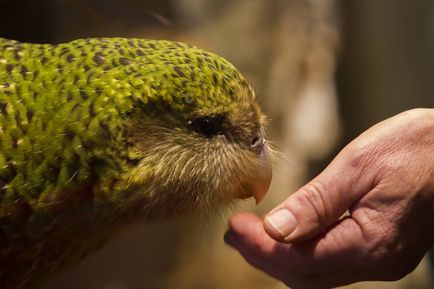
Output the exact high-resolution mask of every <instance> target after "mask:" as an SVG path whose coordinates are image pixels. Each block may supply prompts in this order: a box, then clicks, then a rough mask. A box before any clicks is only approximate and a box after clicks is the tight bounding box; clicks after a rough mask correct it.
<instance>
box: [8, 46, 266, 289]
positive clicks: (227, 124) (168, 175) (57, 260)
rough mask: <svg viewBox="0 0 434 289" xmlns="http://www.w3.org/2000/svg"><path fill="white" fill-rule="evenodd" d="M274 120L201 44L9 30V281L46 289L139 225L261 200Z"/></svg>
mask: <svg viewBox="0 0 434 289" xmlns="http://www.w3.org/2000/svg"><path fill="white" fill-rule="evenodd" d="M264 126H265V116H264V115H263V114H262V112H261V110H260V108H259V106H258V104H257V103H256V100H255V95H254V92H253V89H252V88H251V87H250V86H249V85H248V84H247V82H246V80H245V79H244V77H243V76H242V75H241V73H240V72H239V71H238V70H237V69H236V68H235V67H234V66H233V65H232V64H230V63H229V62H228V61H226V60H225V59H223V58H221V57H219V56H217V55H215V54H212V53H209V52H206V51H203V50H201V49H199V48H196V47H193V46H190V45H187V44H183V43H177V42H171V41H157V40H146V39H125V38H100V39H79V40H75V41H72V42H69V43H63V44H58V45H48V44H28V43H19V42H16V41H13V40H6V39H1V38H0V284H1V287H2V288H4V289H9V288H11V289H12V288H14V289H24V288H31V287H34V286H36V285H37V284H39V283H40V282H41V281H42V280H43V279H44V278H46V277H47V276H49V275H50V274H52V273H54V272H56V271H58V270H61V269H63V268H66V267H69V266H72V265H73V264H75V263H76V262H78V261H79V260H81V259H82V258H84V257H85V256H87V255H89V254H91V253H93V252H94V251H95V250H97V249H98V248H100V247H101V246H102V245H103V244H104V243H105V242H106V241H107V240H109V239H110V238H111V237H112V236H113V235H115V234H117V233H118V232H119V231H121V230H122V229H123V228H124V227H125V226H127V225H129V224H131V223H135V222H143V221H147V220H152V219H155V218H163V217H175V216H180V215H183V214H187V213H189V214H192V213H195V214H197V215H198V216H199V217H200V216H201V215H209V214H210V213H212V212H214V213H216V212H217V211H218V209H219V208H220V207H222V206H225V205H227V204H230V203H231V202H233V200H234V199H237V198H248V197H251V196H254V197H255V198H256V199H257V200H258V201H259V200H260V199H261V198H262V197H263V195H264V194H265V192H266V191H267V189H268V186H269V184H270V180H271V166H270V162H269V156H268V155H269V153H268V148H267V144H266V141H265V134H264ZM240 172H241V173H240Z"/></svg>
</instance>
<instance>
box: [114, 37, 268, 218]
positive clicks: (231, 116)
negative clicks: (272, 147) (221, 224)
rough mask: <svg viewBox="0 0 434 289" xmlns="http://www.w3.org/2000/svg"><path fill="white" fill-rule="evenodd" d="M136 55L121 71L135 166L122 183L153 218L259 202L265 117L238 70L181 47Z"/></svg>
mask: <svg viewBox="0 0 434 289" xmlns="http://www.w3.org/2000/svg"><path fill="white" fill-rule="evenodd" d="M140 54H141V57H137V58H134V60H132V61H131V62H130V63H127V65H126V66H125V67H124V68H123V69H126V70H127V71H128V73H127V75H129V76H128V77H129V78H130V80H129V81H128V82H129V83H130V87H131V88H132V89H135V90H134V91H133V92H131V90H130V95H131V98H132V99H134V105H133V106H134V107H135V109H134V112H133V113H131V114H130V115H129V121H128V125H129V128H128V129H127V131H128V136H127V139H128V140H127V142H128V144H129V145H128V153H129V156H130V157H131V158H132V159H135V160H136V165H135V167H134V168H133V169H130V170H128V172H127V173H126V174H125V176H124V177H123V180H124V182H122V183H120V186H122V187H124V188H125V187H128V188H129V189H130V190H131V191H133V192H135V193H134V194H135V195H136V196H141V197H144V198H145V199H146V203H147V204H148V205H149V206H147V211H148V212H150V211H152V210H155V211H156V212H155V213H156V214H158V215H171V214H173V213H176V212H179V211H189V210H194V209H200V210H207V209H210V208H212V207H215V206H216V205H217V204H223V203H228V202H231V201H232V200H233V199H234V198H242V199H244V198H249V197H251V196H253V197H255V198H256V201H257V202H259V201H261V199H262V198H263V197H264V195H265V193H266V191H267V190H268V187H269V185H270V181H271V174H272V173H271V165H270V157H269V149H268V147H267V142H266V139H265V129H264V127H265V123H266V117H265V116H264V114H263V113H262V112H261V110H260V108H259V106H258V104H257V102H256V99H255V94H254V91H253V89H252V88H251V87H250V85H248V83H247V82H246V80H245V79H244V77H243V76H242V75H241V73H240V72H239V71H238V70H237V69H236V68H235V67H234V66H233V65H232V64H230V63H229V62H228V61H226V60H225V59H223V58H221V57H219V56H217V55H215V54H212V53H208V52H205V51H203V50H201V49H198V48H195V47H193V46H190V45H186V44H182V43H176V42H168V41H147V42H144V43H143V45H142V50H141V52H140ZM124 61H125V60H124Z"/></svg>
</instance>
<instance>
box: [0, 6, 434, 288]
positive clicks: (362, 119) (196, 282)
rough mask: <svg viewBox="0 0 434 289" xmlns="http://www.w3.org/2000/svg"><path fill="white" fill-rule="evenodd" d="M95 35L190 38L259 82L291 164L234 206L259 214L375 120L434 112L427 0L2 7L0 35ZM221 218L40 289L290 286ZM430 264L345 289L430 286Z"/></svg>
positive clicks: (189, 223) (283, 163) (149, 229)
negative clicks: (250, 258)
mask: <svg viewBox="0 0 434 289" xmlns="http://www.w3.org/2000/svg"><path fill="white" fill-rule="evenodd" d="M98 36H100V37H101V36H123V37H142V38H156V39H170V40H179V41H183V42H188V43H191V44H194V45H196V46H199V47H201V48H204V49H206V50H210V51H212V52H215V53H217V54H220V55H222V56H224V57H225V58H227V59H228V60H230V61H231V62H232V63H234V64H235V66H237V67H238V68H239V69H240V70H241V71H242V72H243V73H244V75H245V76H246V77H247V78H248V79H249V81H250V82H251V83H252V84H253V86H254V87H255V89H256V91H257V94H258V97H259V100H260V102H261V104H262V107H263V109H264V111H265V112H266V113H267V114H268V115H269V116H270V119H271V124H270V127H269V131H268V135H269V138H270V139H271V140H272V141H273V142H274V143H275V145H276V146H277V147H278V148H279V150H280V151H282V152H283V154H284V156H285V157H283V158H282V159H283V160H279V161H276V163H275V164H274V174H275V176H274V180H273V183H272V187H271V190H270V192H269V194H268V196H267V197H266V199H265V201H264V202H263V203H262V204H261V205H260V206H259V207H255V206H254V205H253V203H250V202H245V203H244V204H242V205H241V206H240V208H237V210H255V211H256V212H257V213H258V214H263V213H265V212H267V211H268V210H269V209H271V208H272V207H273V206H275V205H276V204H277V203H278V202H280V201H282V200H283V199H285V198H286V197H287V196H288V195H289V194H290V193H291V192H293V191H294V190H296V189H297V188H298V187H299V186H301V185H302V184H303V183H304V182H306V181H307V180H309V179H310V178H312V177H313V176H315V175H316V174H317V173H319V172H320V171H321V170H322V169H323V168H324V167H325V165H326V164H327V163H328V162H329V161H330V160H331V159H332V158H333V156H334V155H335V154H336V153H337V152H338V151H339V150H340V149H341V148H342V147H343V146H344V145H345V144H346V143H347V142H349V141H350V140H351V139H352V138H354V137H356V136H357V135H358V134H360V133H361V132H362V131H364V130H365V129H367V128H368V127H370V126H371V125H373V124H375V123H376V122H379V121H381V120H383V119H385V118H387V117H390V116H392V115H394V114H397V113H399V112H401V111H404V110H407V109H411V108H415V107H434V53H433V52H434V0H382V1H377V0H363V1H357V0H342V1H338V0H153V1H151V0H123V1H120V0H39V1H33V0H0V37H4V38H12V39H16V40H21V41H27V42H38V43H59V42H65V41H70V40H73V39H76V38H84V37H98ZM225 221H226V217H223V218H222V219H221V220H216V221H215V222H209V223H206V224H203V223H199V222H198V221H197V220H194V218H184V219H177V220H170V221H155V222H152V223H148V224H143V225H138V226H136V227H134V228H131V230H129V231H128V232H127V233H126V234H123V235H122V236H120V237H119V238H117V239H115V240H113V241H112V242H111V243H109V244H108V245H107V246H106V247H105V248H104V249H103V250H101V251H99V252H98V253H96V254H95V255H93V256H91V257H89V258H87V259H86V260H84V261H82V262H81V263H80V264H79V265H77V266H74V267H73V268H71V269H70V270H69V271H66V272H63V273H60V274H58V275H56V276H53V277H52V278H51V279H50V280H48V282H47V283H46V284H45V286H44V287H43V288H44V289H77V288H80V289H244V288H249V289H260V288H261V289H265V288H267V289H279V288H285V287H284V286H283V285H282V284H281V283H279V282H277V281H275V280H273V279H271V278H269V277H267V276H266V275H265V274H263V273H261V272H259V271H257V270H255V269H253V268H252V267H250V266H249V265H247V264H246V263H245V262H244V260H242V258H241V257H240V256H239V255H238V254H237V253H236V252H234V251H233V250H231V249H230V248H228V247H227V246H225V245H224V243H223V233H224V231H225V227H226V225H225ZM427 264H428V262H427V260H423V262H422V263H421V264H420V265H419V267H418V268H417V269H416V270H415V271H414V272H413V273H412V274H410V275H409V276H407V277H406V278H404V279H403V280H401V281H397V282H390V283H379V282H368V283H358V284H355V285H352V286H348V287H346V288H360V289H365V288H398V289H404V288H405V289H407V288H408V289H410V288H412V289H414V288H419V289H422V288H424V289H425V288H426V289H428V288H433V287H434V285H433V284H434V283H432V280H431V277H430V274H429V267H428V265H427ZM0 287H1V286H0Z"/></svg>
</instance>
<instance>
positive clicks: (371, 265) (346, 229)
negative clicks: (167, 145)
mask: <svg viewBox="0 0 434 289" xmlns="http://www.w3.org/2000/svg"><path fill="white" fill-rule="evenodd" d="M346 211H348V213H349V214H348V215H347V216H345V217H342V215H343V214H344V213H345V212H346ZM225 241H226V242H227V243H228V244H229V245H231V246H233V247H234V248H235V249H237V250H238V251H239V252H240V253H241V255H242V256H243V257H244V258H245V259H246V260H247V261H248V262H249V263H250V264H252V265H253V266H255V267H257V268H259V269H261V270H263V271H265V272H266V273H267V274H269V275H271V276H273V277H275V278H277V279H279V280H281V281H283V282H284V283H285V284H286V285H287V286H290V287H292V288H297V289H298V288H330V287H335V286H341V285H345V284H349V283H353V282H357V281H362V280H397V279H400V278H402V277H403V276H405V275H406V274H408V273H409V272H411V271H412V270H413V269H414V268H415V267H416V266H417V264H418V263H419V262H420V260H421V258H422V257H423V255H424V254H425V253H426V252H427V250H428V249H429V248H430V246H431V245H432V244H433V243H434V109H415V110H410V111H407V112H404V113H401V114H399V115H397V116H395V117H392V118H390V119H388V120H385V121H383V122H381V123H379V124H377V125H375V126H373V127H372V128H370V129H369V130H367V131H366V132H364V133H363V134H362V135H360V136H359V137H358V138H356V139H355V140H354V141H353V142H351V143H350V144H349V145H347V146H346V147H345V148H344V149H343V150H342V151H341V152H340V153H339V154H338V155H337V157H336V158H335V159H334V160H333V161H332V162H331V163H330V165H329V166H328V167H327V168H326V169H325V170H324V171H323V172H322V173H321V174H320V175H319V176H317V177H316V178H315V179H314V180H312V181H311V182H309V183H308V184H307V185H305V186H303V187H302V188H301V189H299V190H298V191H297V192H295V193H294V194H293V195H291V196H290V197H289V198H288V199H286V200H285V201H284V202H282V203H281V204H280V205H278V206H277V207H276V208H275V209H273V210H272V211H271V213H269V214H268V215H267V216H266V217H265V220H264V221H263V220H262V219H260V218H259V217H257V216H255V215H253V214H248V213H242V214H237V215H235V216H233V217H232V218H231V219H230V221H229V230H228V232H227V233H226V235H225Z"/></svg>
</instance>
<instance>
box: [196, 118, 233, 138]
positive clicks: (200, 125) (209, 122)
mask: <svg viewBox="0 0 434 289" xmlns="http://www.w3.org/2000/svg"><path fill="white" fill-rule="evenodd" d="M224 120H225V117H224V116H223V115H215V116H203V117H198V118H195V119H193V120H192V121H190V122H189V123H190V124H191V126H192V127H193V129H194V130H195V131H196V132H198V133H200V134H201V135H203V136H205V137H208V138H210V137H213V136H215V135H218V134H221V133H222V129H223V124H224Z"/></svg>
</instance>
